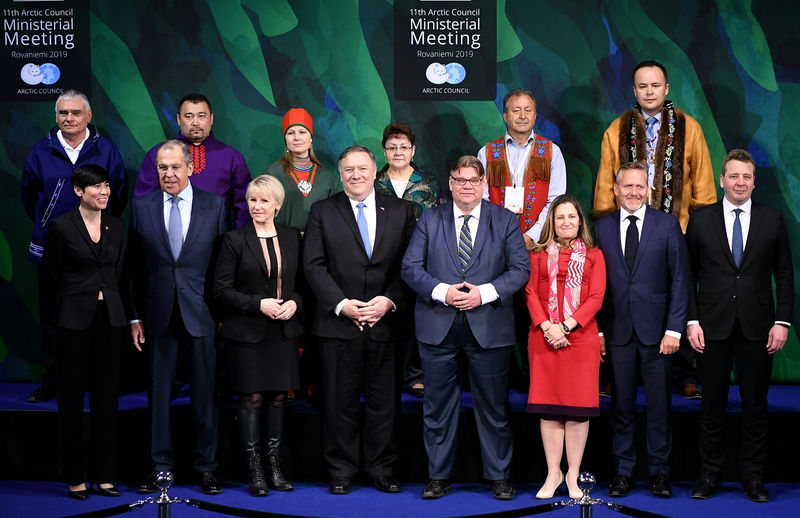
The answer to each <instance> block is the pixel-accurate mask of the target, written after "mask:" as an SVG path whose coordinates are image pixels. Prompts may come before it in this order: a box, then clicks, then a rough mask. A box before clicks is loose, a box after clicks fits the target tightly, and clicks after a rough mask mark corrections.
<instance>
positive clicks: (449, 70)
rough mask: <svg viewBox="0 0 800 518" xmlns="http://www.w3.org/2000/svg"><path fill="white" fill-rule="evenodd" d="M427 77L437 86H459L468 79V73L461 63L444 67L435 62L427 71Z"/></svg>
mask: <svg viewBox="0 0 800 518" xmlns="http://www.w3.org/2000/svg"><path fill="white" fill-rule="evenodd" d="M425 77H426V78H427V79H428V81H429V82H431V83H433V84H435V85H441V84H444V83H450V84H451V85H457V84H458V83H460V82H461V81H463V80H464V78H465V77H467V71H466V69H465V68H464V66H463V65H461V63H455V62H453V63H448V64H447V65H442V64H441V63H437V62H433V63H431V64H430V65H428V68H427V69H426V70H425Z"/></svg>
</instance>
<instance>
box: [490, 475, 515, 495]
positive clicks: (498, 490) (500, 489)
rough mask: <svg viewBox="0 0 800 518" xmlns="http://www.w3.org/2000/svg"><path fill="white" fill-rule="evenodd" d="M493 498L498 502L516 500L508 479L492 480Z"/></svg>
mask: <svg viewBox="0 0 800 518" xmlns="http://www.w3.org/2000/svg"><path fill="white" fill-rule="evenodd" d="M492 496H493V497H495V498H496V499H497V500H511V499H512V498H514V488H513V487H511V482H509V481H508V479H507V478H502V479H500V480H492Z"/></svg>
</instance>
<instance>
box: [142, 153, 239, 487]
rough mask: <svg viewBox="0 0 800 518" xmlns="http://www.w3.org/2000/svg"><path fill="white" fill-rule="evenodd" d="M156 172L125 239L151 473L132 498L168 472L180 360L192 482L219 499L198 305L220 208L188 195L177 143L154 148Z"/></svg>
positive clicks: (184, 156)
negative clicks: (146, 379)
mask: <svg viewBox="0 0 800 518" xmlns="http://www.w3.org/2000/svg"><path fill="white" fill-rule="evenodd" d="M156 168H157V170H158V181H159V185H160V186H161V190H159V191H153V192H151V193H148V194H145V195H143V196H139V197H138V198H134V199H133V203H132V205H131V213H130V230H129V231H128V249H129V255H130V257H129V259H128V261H129V266H130V268H131V270H132V279H131V286H132V291H133V295H134V296H133V301H134V304H132V306H133V307H132V308H131V315H130V320H131V321H132V322H133V323H132V324H131V336H132V339H133V344H134V346H135V347H136V348H137V349H139V350H140V351H141V350H142V349H141V348H142V346H145V347H147V348H149V351H148V357H149V359H150V365H151V372H152V379H151V386H150V411H151V426H152V429H151V437H150V440H151V451H150V456H151V460H152V462H153V468H154V471H153V472H152V473H151V474H150V476H149V477H148V478H147V480H145V482H144V483H143V484H142V485H141V486H140V487H139V488H138V491H139V493H154V492H157V491H159V489H158V487H157V486H156V484H155V479H156V475H157V473H158V472H159V471H163V470H172V469H173V468H174V467H175V457H174V455H173V451H172V439H171V434H170V428H171V427H170V405H171V400H172V398H171V394H172V385H173V383H174V381H175V370H176V368H177V364H178V358H179V357H180V358H181V359H182V361H188V362H189V363H190V369H189V371H190V372H191V374H190V384H191V388H192V412H193V413H194V421H195V429H196V432H195V433H196V439H197V449H196V454H195V461H194V469H195V471H197V472H198V473H199V475H200V480H201V487H202V489H203V492H204V493H206V494H212V495H213V494H217V493H221V492H222V484H221V483H220V482H219V481H218V480H217V478H216V477H215V476H214V470H215V469H216V467H217V462H216V460H215V455H216V451H217V416H216V410H215V408H214V366H215V360H216V351H215V349H214V332H215V331H216V327H217V326H216V322H215V321H214V318H213V317H212V316H211V311H210V310H209V307H208V305H207V304H206V299H207V296H206V291H205V286H206V283H207V279H206V275H207V273H208V272H209V271H213V269H211V268H210V267H209V264H210V263H211V260H212V257H213V254H214V250H215V244H216V242H217V238H218V237H219V236H220V235H222V234H223V233H224V232H225V227H226V223H225V222H226V215H227V212H226V210H225V200H224V199H223V198H221V197H219V196H217V195H216V194H211V193H208V192H205V191H201V190H200V189H193V188H192V186H191V184H190V183H189V176H191V174H192V155H191V153H190V151H189V147H188V146H187V145H186V144H185V143H183V142H181V141H179V140H168V141H167V142H165V143H164V144H162V145H161V147H160V148H159V150H158V153H157V154H156ZM145 336H146V337H147V340H146V341H145ZM179 353H180V354H179ZM184 354H185V356H183V355H184Z"/></svg>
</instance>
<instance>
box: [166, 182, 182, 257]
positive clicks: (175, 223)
mask: <svg viewBox="0 0 800 518" xmlns="http://www.w3.org/2000/svg"><path fill="white" fill-rule="evenodd" d="M169 201H171V202H172V208H171V209H170V210H169V227H167V232H168V233H169V247H170V248H171V249H172V256H173V257H174V258H175V259H177V258H178V256H179V255H180V253H181V247H182V246H183V225H182V224H181V210H180V209H179V208H178V202H179V201H181V199H180V198H179V197H177V196H173V197H172V198H170V200H169Z"/></svg>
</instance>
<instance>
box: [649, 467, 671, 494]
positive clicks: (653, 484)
mask: <svg viewBox="0 0 800 518" xmlns="http://www.w3.org/2000/svg"><path fill="white" fill-rule="evenodd" d="M648 489H649V490H650V492H651V493H653V494H654V495H656V496H663V497H664V498H672V484H670V483H669V475H667V474H666V473H659V474H658V475H656V476H655V477H653V478H652V479H651V480H650V485H649V486H648Z"/></svg>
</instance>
